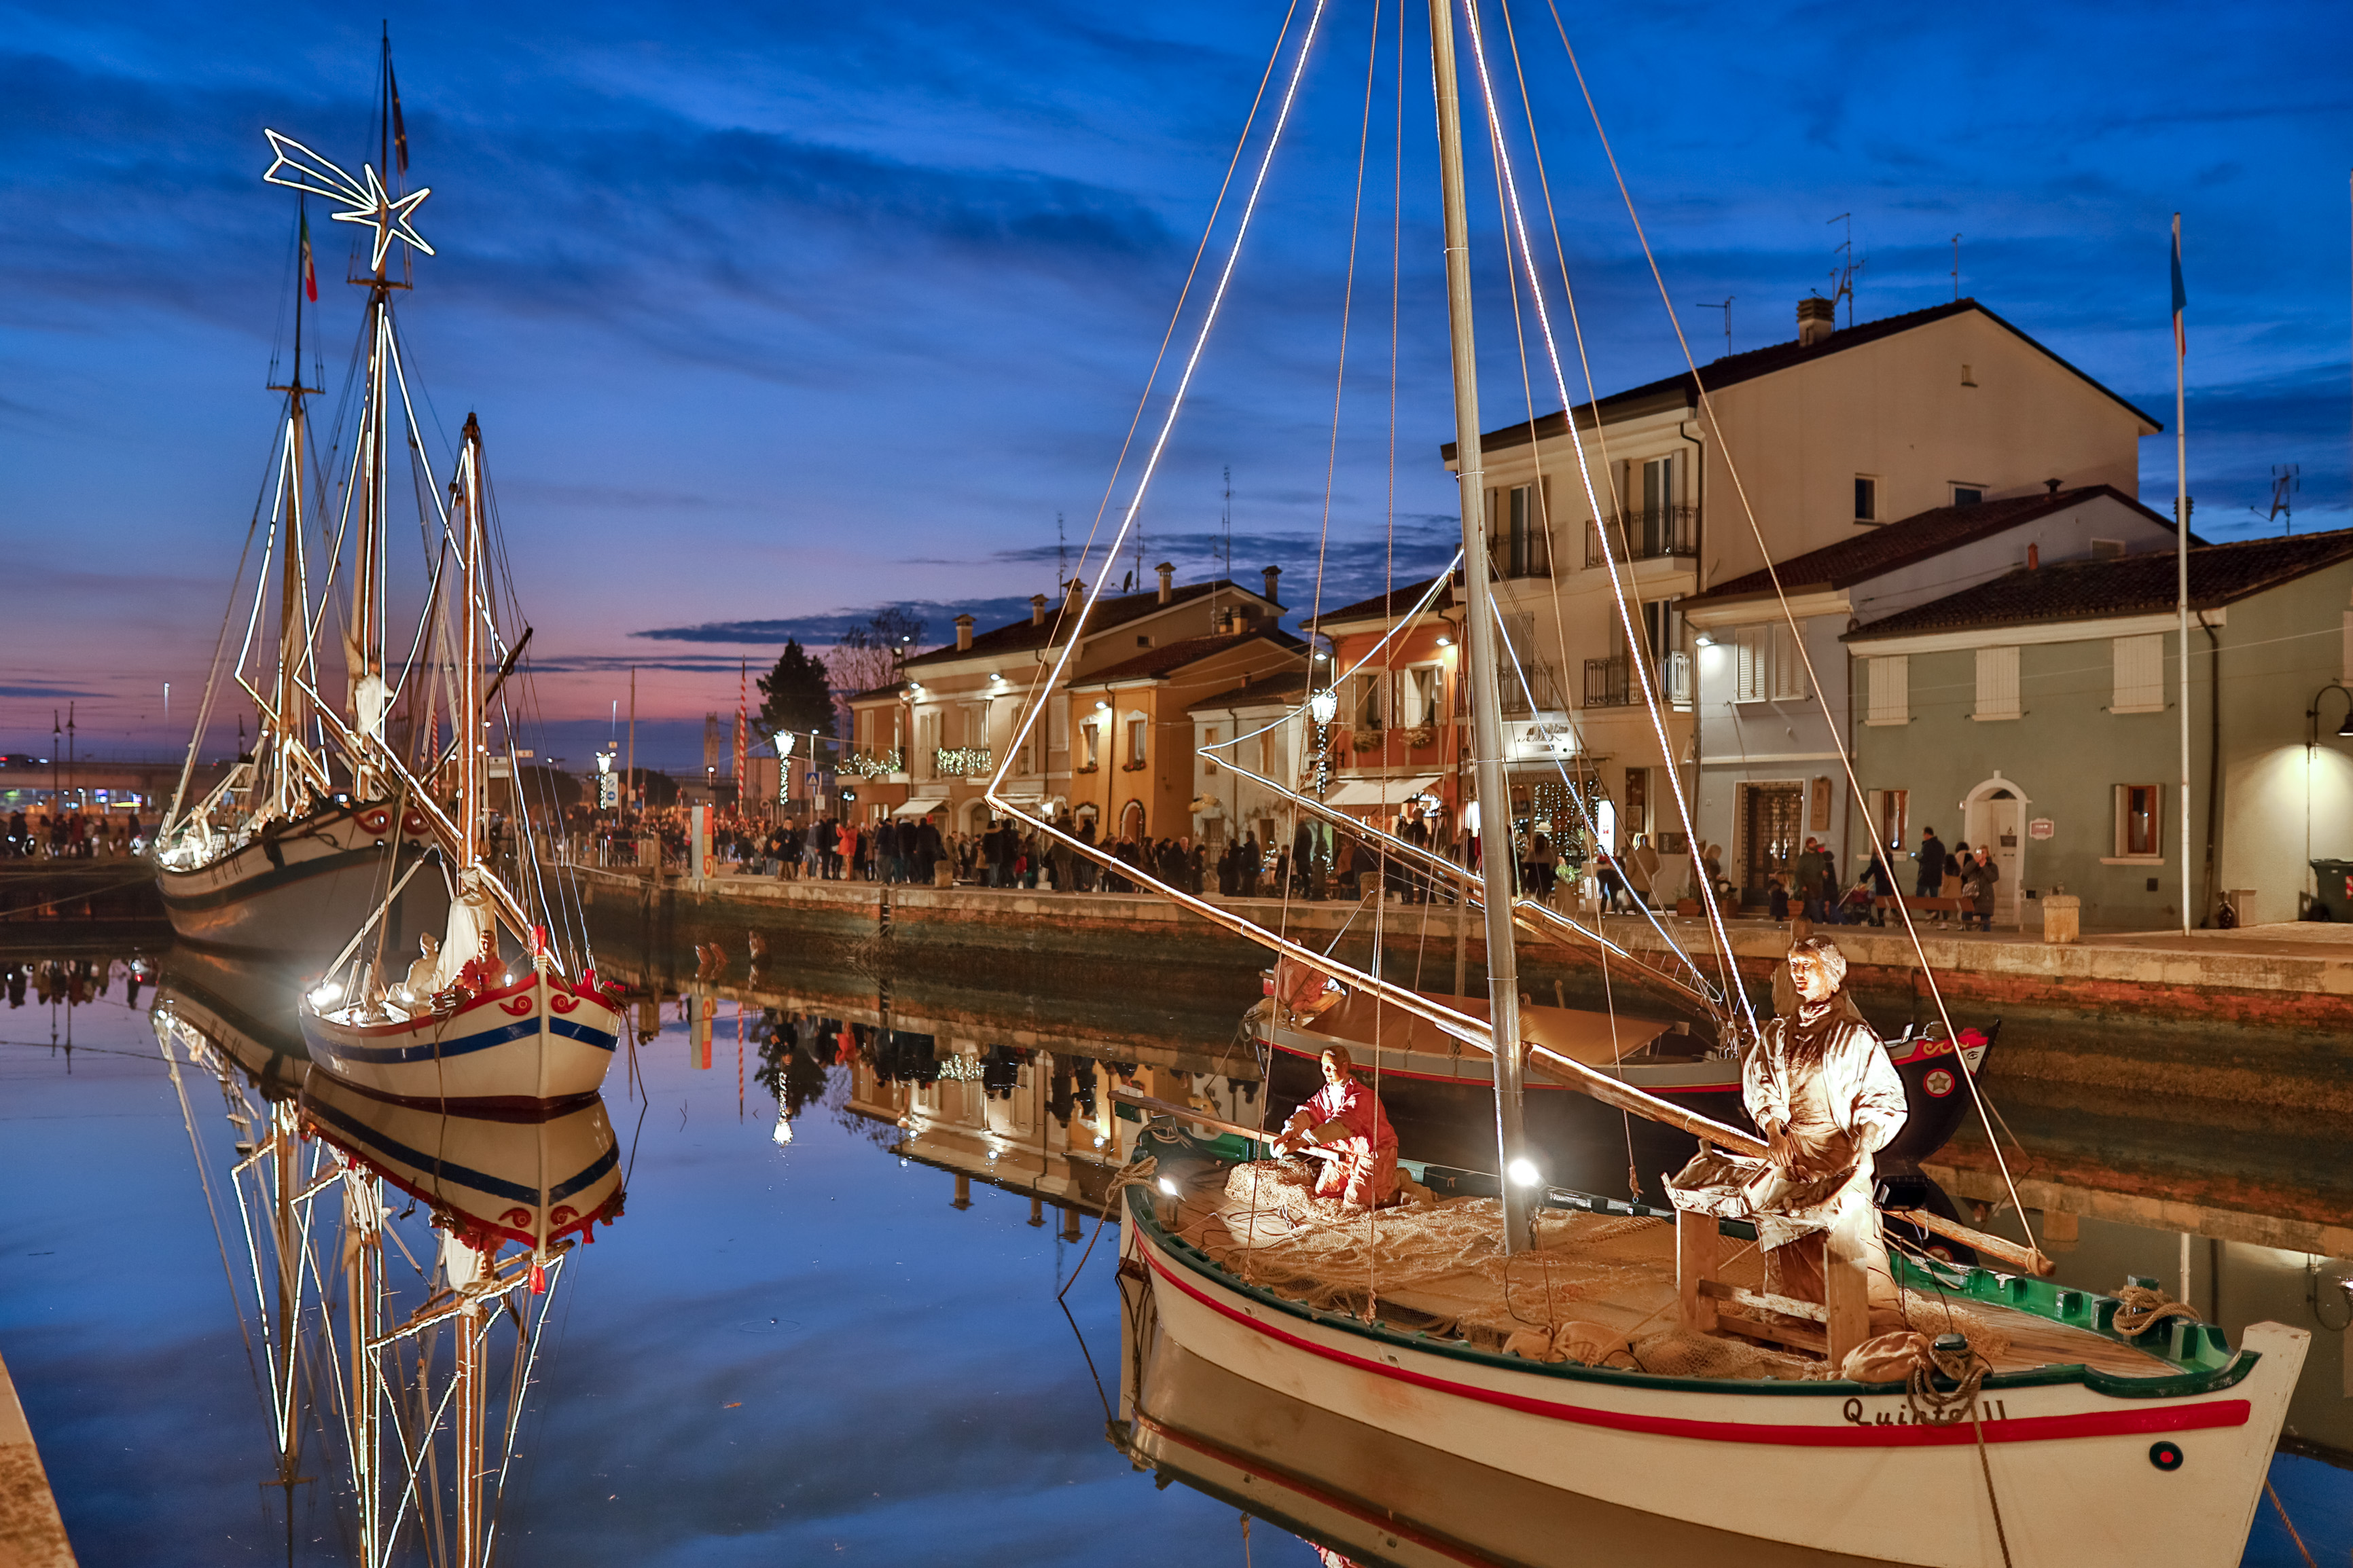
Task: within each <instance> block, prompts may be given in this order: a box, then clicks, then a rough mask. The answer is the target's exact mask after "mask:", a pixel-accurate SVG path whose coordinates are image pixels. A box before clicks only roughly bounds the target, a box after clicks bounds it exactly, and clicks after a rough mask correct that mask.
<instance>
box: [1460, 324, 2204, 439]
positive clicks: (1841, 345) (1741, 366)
mask: <svg viewBox="0 0 2353 1568" xmlns="http://www.w3.org/2000/svg"><path fill="white" fill-rule="evenodd" d="M1971 310H1974V311H1976V312H1977V313H1978V314H1979V315H1981V316H1984V317H1985V318H1986V319H1987V320H1989V321H1992V322H1993V323H1994V324H1995V325H1997V326H1999V327H2001V328H2003V329H2005V330H2007V331H2010V332H2014V333H2016V334H2017V335H2018V337H2019V338H2020V339H2021V340H2022V341H2023V342H2026V343H2027V344H2029V345H2030V346H2031V347H2032V348H2033V349H2035V350H2036V351H2037V352H2038V353H2042V354H2045V355H2048V356H2049V357H2050V358H2051V359H2052V360H2053V361H2054V362H2056V363H2058V364H2059V365H2061V366H2062V367H2063V368H2064V369H2066V370H2068V371H2070V372H2072V373H2073V374H2075V375H2076V376H2077V377H2079V378H2081V379H2082V380H2083V381H2084V383H2085V384H2087V385H2089V386H2091V387H2092V388H2093V389H2094V390H2095V391H2097V392H2099V393H2100V394H2102V395H2104V396H2106V397H2108V398H2110V399H2112V400H2113V401H2115V402H2116V404H2117V405H2120V406H2122V407H2124V408H2126V409H2127V410H2129V411H2130V412H2131V413H2132V414H2133V416H2135V417H2136V418H2138V419H2139V420H2141V421H2142V422H2143V423H2145V424H2147V426H2149V428H2150V429H2152V430H2162V429H2164V428H2165V426H2162V425H2159V424H2158V422H2157V421H2156V420H2154V419H2151V418H2150V417H2149V416H2147V414H2145V413H2143V412H2142V411H2141V410H2140V409H2139V408H2137V407H2136V406H2135V405H2132V404H2131V403H2128V402H2126V400H2125V399H2124V398H2122V397H2119V396H2117V395H2116V393H2114V392H2112V391H2110V390H2109V389H2108V388H2106V387H2105V386H2102V385H2101V384H2099V383H2098V382H2096V381H2094V380H2093V379H2092V378H2091V377H2090V376H2088V375H2085V374H2084V372H2083V371H2082V370H2080V369H2078V368H2077V367H2076V366H2074V365H2073V364H2070V363H2068V362H2067V361H2065V360H2063V359H2061V358H2060V357H2059V356H2058V355H2057V354H2055V353H2051V351H2050V350H2049V349H2048V348H2046V347H2044V346H2043V345H2042V344H2041V343H2039V342H2035V341H2034V339H2032V338H2031V337H2029V336H2028V335H2027V334H2026V333H2024V332H2022V331H2019V330H2018V328H2017V327H2015V326H2012V325H2011V324H2010V322H2008V321H2003V320H2002V319H2001V318H2000V316H1998V315H1995V314H1994V313H1993V312H1992V311H1991V310H1987V309H1986V308H1985V307H1984V306H1983V305H1980V304H1978V302H1977V301H1976V300H1948V301H1947V302H1946V303H1944V304H1942V305H1932V306H1930V307H1928V308H1927V309H1926V310H1907V311H1905V313H1903V314H1902V315H1897V316H1883V317H1882V318H1880V319H1879V320H1878V321H1865V322H1863V323H1862V324H1861V325H1860V326H1853V327H1841V328H1840V329H1839V330H1837V331H1833V332H1831V334H1830V336H1828V337H1826V338H1824V339H1822V340H1821V341H1820V342H1816V343H1800V342H1796V341H1795V340H1792V341H1790V342H1782V343H1773V344H1770V345H1768V346H1767V347H1765V348H1761V349H1750V350H1747V351H1746V352H1745V353H1736V354H1726V355H1725V356H1724V357H1723V358H1722V359H1719V360H1717V361H1715V363H1712V364H1709V365H1706V366H1704V367H1703V368H1702V369H1701V371H1700V374H1701V375H1703V376H1704V377H1705V378H1706V379H1707V387H1708V390H1709V391H1710V392H1721V391H1723V390H1724V389H1725V387H1727V386H1737V385H1738V384H1741V383H1742V382H1744V381H1754V380H1756V379H1757V377H1758V376H1760V375H1770V374H1773V373H1774V372H1775V371H1778V370H1788V369H1789V368H1790V367H1791V366H1792V365H1800V364H1805V363H1809V362H1810V361H1813V360H1818V359H1826V358H1828V357H1829V356H1830V355H1831V354H1834V353H1843V352H1844V351H1846V350H1848V349H1853V348H1861V347H1862V345H1863V344H1865V343H1873V342H1878V341H1879V340H1881V339H1882V338H1890V337H1894V335H1895V334H1896V333H1898V332H1908V331H1912V329H1914V328H1915V327H1925V326H1926V325H1928V324H1929V323H1930V322H1932V321H1943V320H1945V319H1946V318H1947V317H1949V316H1958V315H1963V314H1966V313H1967V312H1968V311H1971ZM1698 400H1699V388H1698V384H1697V383H1696V382H1695V381H1694V380H1693V378H1692V374H1691V373H1690V372H1689V371H1683V372H1681V373H1679V374H1674V375H1669V376H1662V377H1661V378H1660V379H1659V380H1657V381H1651V382H1645V383H1643V384H1641V385H1640V386H1630V387H1628V388H1627V389H1626V390H1625V391H1623V392H1619V393H1613V394H1611V395H1609V396H1608V397H1605V398H1603V399H1602V400H1601V417H1602V418H1603V420H1604V421H1608V420H1610V419H1614V418H1621V417H1624V416H1628V415H1630V414H1634V413H1637V412H1641V411H1642V409H1643V405H1646V404H1655V405H1658V406H1660V407H1672V406H1674V405H1678V404H1680V405H1683V406H1684V407H1694V406H1696V405H1697V404H1698ZM1577 406H1578V409H1579V410H1580V424H1581V425H1582V426H1583V427H1584V428H1586V429H1591V428H1592V425H1591V422H1590V420H1589V419H1587V418H1585V417H1584V416H1583V413H1582V411H1583V410H1584V409H1585V407H1586V405H1583V404H1579V405H1577ZM1567 428H1568V421H1567V416H1565V415H1562V414H1560V413H1557V412H1556V413H1552V414H1546V415H1543V416H1539V417H1538V418H1536V419H1535V420H1534V421H1532V422H1530V423H1528V424H1522V425H1508V426H1504V428H1503V429H1501V430H1491V431H1488V432H1487V433H1486V434H1484V435H1482V436H1481V437H1479V440H1480V444H1481V446H1482V447H1484V448H1485V449H1486V450H1488V451H1494V450H1497V449H1499V448H1502V447H1522V446H1525V445H1526V444H1527V443H1528V442H1529V441H1530V440H1532V439H1534V440H1543V439H1545V438H1546V437H1552V436H1558V435H1560V434H1562V433H1563V432H1565V431H1566V430H1567ZM1439 454H1440V457H1441V458H1443V459H1444V460H1445V461H1447V462H1450V463H1451V462H1452V461H1453V460H1454V443H1453V442H1451V441H1449V442H1447V443H1446V444H1445V445H1444V446H1443V447H1440V448H1439Z"/></svg>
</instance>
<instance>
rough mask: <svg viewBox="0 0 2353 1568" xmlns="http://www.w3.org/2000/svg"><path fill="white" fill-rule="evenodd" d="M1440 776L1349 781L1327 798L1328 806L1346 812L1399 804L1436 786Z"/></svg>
mask: <svg viewBox="0 0 2353 1568" xmlns="http://www.w3.org/2000/svg"><path fill="white" fill-rule="evenodd" d="M1437 784H1438V775H1437V774H1436V773H1431V774H1430V775H1429V776H1428V777H1426V778H1417V779H1350V780H1348V781H1347V782H1346V783H1345V784H1341V785H1340V786H1339V787H1338V788H1337V789H1335V790H1334V791H1333V792H1332V793H1331V794H1329V795H1325V796H1324V805H1336V806H1339V807H1340V808H1341V809H1343V810H1352V809H1362V808H1363V807H1365V806H1368V805H1403V804H1404V803H1405V802H1407V801H1409V800H1412V799H1413V798H1415V797H1416V796H1417V795H1428V794H1430V792H1431V791H1432V790H1433V789H1435V788H1436V787H1437Z"/></svg>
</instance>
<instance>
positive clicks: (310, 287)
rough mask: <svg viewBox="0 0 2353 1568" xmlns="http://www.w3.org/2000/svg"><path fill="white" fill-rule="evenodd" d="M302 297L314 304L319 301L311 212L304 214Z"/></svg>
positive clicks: (306, 211) (317, 271) (317, 270)
mask: <svg viewBox="0 0 2353 1568" xmlns="http://www.w3.org/2000/svg"><path fill="white" fill-rule="evenodd" d="M302 297H303V298H304V299H306V300H310V301H311V303H312V304H313V305H315V304H317V303H318V302H319V269H318V268H316V267H314V266H312V265H311V214H310V212H309V211H308V210H307V209H306V210H305V211H304V212H303V214H302Z"/></svg>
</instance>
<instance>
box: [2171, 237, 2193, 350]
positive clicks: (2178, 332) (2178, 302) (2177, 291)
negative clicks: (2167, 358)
mask: <svg viewBox="0 0 2353 1568" xmlns="http://www.w3.org/2000/svg"><path fill="white" fill-rule="evenodd" d="M2188 306H2189V290H2188V289H2184V288H2183V287H2182V286H2181V215H2180V214H2179V213H2175V214H2174V215H2173V352H2174V353H2175V354H2176V355H2178V356H2179V357H2181V358H2184V359H2186V358H2188V357H2189V337H2188V335H2187V334H2185V333H2184V332H2183V331H2182V327H2181V312H2182V311H2183V310H2185V309H2186V308H2187V307H2188Z"/></svg>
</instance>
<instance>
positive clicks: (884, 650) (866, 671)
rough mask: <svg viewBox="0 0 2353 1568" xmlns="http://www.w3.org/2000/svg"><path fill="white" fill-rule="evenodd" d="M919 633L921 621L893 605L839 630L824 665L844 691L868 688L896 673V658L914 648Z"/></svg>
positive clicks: (885, 683) (919, 639)
mask: <svg viewBox="0 0 2353 1568" xmlns="http://www.w3.org/2000/svg"><path fill="white" fill-rule="evenodd" d="M922 641H923V622H922V621H921V620H919V619H918V618H917V617H916V616H914V614H913V612H911V611H909V610H908V609H906V608H905V607H903V606H902V605H892V606H891V607H890V608H888V609H882V610H877V611H875V612H874V614H873V615H872V616H869V617H868V618H867V619H866V620H864V621H862V622H860V624H858V625H857V626H852V627H850V628H849V630H848V631H846V632H844V633H842V634H841V640H840V641H839V642H837V643H836V644H834V647H833V651H832V653H830V654H829V655H828V656H827V658H826V661H825V662H826V668H828V670H830V671H831V672H832V675H833V680H834V685H835V687H836V688H837V689H839V690H840V691H841V692H843V693H844V694H848V693H852V692H859V691H871V690H873V689H875V688H876V687H878V686H888V685H889V684H890V683H891V682H892V679H895V678H896V677H897V675H898V673H899V661H900V660H902V659H903V658H906V657H907V656H908V655H909V654H912V653H913V652H915V651H916V650H917V648H918V647H919V646H920V645H921V643H922Z"/></svg>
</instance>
